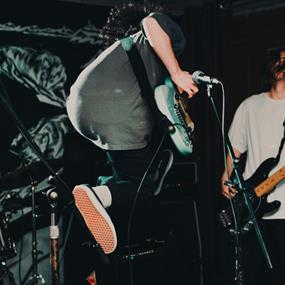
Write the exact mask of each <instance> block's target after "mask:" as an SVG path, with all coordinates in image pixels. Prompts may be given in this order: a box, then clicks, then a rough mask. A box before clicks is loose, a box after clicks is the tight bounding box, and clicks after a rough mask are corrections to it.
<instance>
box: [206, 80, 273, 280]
mask: <svg viewBox="0 0 285 285" xmlns="http://www.w3.org/2000/svg"><path fill="white" fill-rule="evenodd" d="M219 84H222V83H221V82H219ZM212 87H213V85H212V84H210V83H208V84H207V96H208V98H209V99H210V100H211V103H212V107H213V109H214V113H215V115H216V119H217V122H218V125H219V127H220V129H221V130H222V131H223V129H222V124H221V121H220V117H219V114H218V111H217V108H216V105H215V102H214V100H213V97H212V95H211V89H212ZM225 143H226V147H227V150H228V153H229V155H230V157H231V161H232V165H233V172H234V174H235V177H236V179H237V195H236V198H237V200H236V202H235V203H234V208H235V211H236V229H235V232H234V234H235V281H236V284H238V285H242V284H243V270H242V245H241V234H242V228H241V222H240V220H241V219H240V211H239V207H240V199H241V198H243V199H244V201H245V204H246V206H247V209H248V212H249V216H250V219H251V221H252V223H253V226H254V229H255V232H256V235H257V239H258V241H259V244H260V246H261V249H262V252H263V255H264V257H265V260H266V263H267V265H268V267H269V268H270V269H272V268H273V266H272V263H271V260H270V257H269V254H268V252H267V249H266V246H265V243H264V240H263V238H262V234H261V231H260V228H259V225H258V223H257V220H256V217H255V215H254V211H253V209H252V204H251V201H250V199H249V195H248V192H247V191H246V185H245V181H244V179H243V176H242V173H241V171H240V168H239V167H238V162H239V160H238V159H237V158H236V157H235V154H234V151H233V147H232V144H231V142H230V139H229V137H228V135H227V134H225Z"/></svg>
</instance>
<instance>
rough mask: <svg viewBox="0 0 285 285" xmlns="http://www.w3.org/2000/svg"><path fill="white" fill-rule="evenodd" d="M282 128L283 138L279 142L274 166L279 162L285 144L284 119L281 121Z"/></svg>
mask: <svg viewBox="0 0 285 285" xmlns="http://www.w3.org/2000/svg"><path fill="white" fill-rule="evenodd" d="M283 127H284V133H283V138H282V139H281V141H280V145H279V150H278V154H277V155H276V157H275V159H276V164H277V163H278V162H279V160H280V155H281V152H282V149H283V147H284V142H285V119H284V121H283Z"/></svg>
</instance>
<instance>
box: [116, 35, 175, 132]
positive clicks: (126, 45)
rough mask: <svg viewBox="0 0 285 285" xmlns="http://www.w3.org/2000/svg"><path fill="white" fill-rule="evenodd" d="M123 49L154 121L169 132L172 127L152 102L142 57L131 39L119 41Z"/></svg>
mask: <svg viewBox="0 0 285 285" xmlns="http://www.w3.org/2000/svg"><path fill="white" fill-rule="evenodd" d="M120 42H121V45H122V47H123V49H124V50H125V51H126V53H127V55H128V58H129V60H130V63H131V66H132V68H133V71H134V73H135V76H136V78H137V81H138V84H139V87H140V89H141V93H142V97H143V98H144V99H145V100H146V102H147V104H148V106H149V107H150V110H151V112H152V114H153V116H154V118H155V121H156V123H157V125H158V126H159V127H162V128H164V129H165V130H167V131H169V132H171V131H173V129H174V127H173V125H172V123H171V122H170V121H169V120H168V118H167V117H166V116H165V115H164V114H162V113H161V112H160V111H159V109H158V107H157V105H156V103H155V100H154V95H153V90H152V88H151V86H150V83H149V80H148V77H147V73H146V70H145V65H144V63H143V60H142V57H141V55H140V53H139V51H138V49H137V46H136V44H135V42H134V41H133V39H132V38H131V37H126V38H123V39H121V40H120Z"/></svg>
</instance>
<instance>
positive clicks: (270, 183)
mask: <svg viewBox="0 0 285 285" xmlns="http://www.w3.org/2000/svg"><path fill="white" fill-rule="evenodd" d="M283 179H285V166H283V167H282V168H280V169H279V170H278V171H276V172H275V173H274V174H272V175H271V176H270V177H268V178H267V179H266V180H264V181H263V182H262V183H260V184H259V185H258V186H257V187H255V188H254V192H255V194H256V196H257V197H261V196H263V195H265V194H267V193H269V192H271V191H272V189H273V188H274V187H275V186H276V185H277V184H278V183H279V182H280V181H282V180H283Z"/></svg>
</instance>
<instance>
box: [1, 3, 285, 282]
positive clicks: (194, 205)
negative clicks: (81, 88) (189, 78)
mask: <svg viewBox="0 0 285 285" xmlns="http://www.w3.org/2000/svg"><path fill="white" fill-rule="evenodd" d="M78 2H79V1H78ZM84 2H85V3H84ZM100 2H101V3H100ZM117 2H119V1H117ZM257 2H258V3H259V4H257ZM113 3H116V1H113V2H112V1H106V2H105V1H93V2H92V1H91V0H90V1H82V2H81V3H76V2H69V1H37V2H33V1H25V3H20V4H19V3H17V2H15V1H9V2H7V5H6V7H5V9H4V8H1V12H0V14H1V15H0V20H1V23H6V22H8V21H11V22H13V23H16V24H19V25H22V26H25V25H26V26H28V25H33V24H35V25H39V26H41V27H60V26H67V27H69V28H71V29H74V30H76V29H77V28H78V27H80V26H83V25H85V24H86V23H90V22H91V23H94V24H95V25H96V26H97V27H99V28H100V27H102V25H103V24H104V22H105V20H106V17H107V15H108V11H109V8H110V6H111V5H112V4H113ZM121 3H122V1H121ZM161 3H166V5H168V6H169V10H170V12H171V13H172V16H174V19H175V20H176V21H177V22H178V23H179V24H180V25H181V27H182V29H183V31H184V33H185V36H186V39H187V47H186V51H185V53H184V55H183V58H182V64H183V65H184V67H185V68H187V69H189V71H190V72H193V71H195V70H203V71H204V72H205V73H206V74H209V75H211V76H213V77H217V78H219V79H220V80H221V81H222V82H223V83H224V87H225V93H226V96H225V98H226V112H225V126H226V130H227V128H228V127H229V124H230V122H231V119H232V116H233V114H234V111H235V110H236V108H237V106H238V105H239V103H240V102H241V101H242V100H243V99H244V98H246V97H248V96H249V95H251V94H253V93H257V92H259V91H260V88H261V78H262V70H263V64H264V60H265V56H266V51H267V50H268V49H270V48H273V47H278V46H282V45H285V38H284V23H283V18H284V17H283V15H284V12H285V7H283V6H282V1H280V3H278V1H185V2H184V1H181V2H180V1H178V2H176V1H161ZM270 3H271V4H270ZM105 5H106V6H105ZM107 5H108V6H107ZM171 13H170V14H171ZM0 33H1V39H0V42H1V44H2V45H4V44H13V45H23V46H31V47H35V48H44V49H47V50H49V51H51V52H53V53H55V54H57V55H58V56H59V57H60V58H61V59H62V61H63V63H64V65H65V67H66V71H67V75H68V77H67V81H66V86H65V90H66V92H67V94H68V90H69V87H70V85H71V84H72V82H73V81H74V79H75V78H76V76H77V74H78V73H79V72H80V67H81V66H82V65H83V64H84V63H86V62H87V61H88V60H89V59H90V58H91V57H92V56H93V55H94V54H95V53H96V50H97V49H98V47H97V46H92V45H89V44H79V43H71V42H68V41H66V40H64V39H55V38H48V37H36V36H29V35H27V36H23V35H19V34H18V33H16V32H13V33H8V32H4V31H2V30H1V32H0ZM1 80H2V82H3V83H4V86H5V87H6V88H7V90H8V95H9V97H10V98H11V100H12V101H13V104H14V105H13V106H14V109H15V111H16V113H17V114H18V116H19V117H20V118H21V119H22V120H23V122H24V124H26V126H27V127H28V126H29V125H32V124H33V123H34V122H36V121H37V120H39V119H40V118H41V117H42V116H43V115H48V116H52V115H54V114H58V113H61V112H65V111H64V110H58V109H57V108H53V107H50V106H47V105H43V104H39V103H38V102H37V101H35V99H33V98H32V97H29V96H18V94H19V93H21V92H22V91H23V92H25V93H27V90H26V89H23V88H24V87H23V86H19V85H18V84H17V83H15V82H12V81H11V80H10V79H7V78H5V76H1ZM24 95H26V94H24ZM213 96H214V101H215V103H216V104H217V107H218V110H219V112H221V103H222V96H221V90H220V89H218V88H216V87H215V88H214V90H213ZM191 111H192V113H191V115H192V118H193V120H194V122H195V126H196V134H195V137H196V141H195V146H194V149H195V150H194V153H193V155H191V156H190V157H187V158H185V157H181V156H180V155H179V154H178V153H177V151H176V150H175V149H174V147H173V145H172V144H171V142H168V143H169V147H170V148H172V149H173V151H174V153H175V158H176V164H175V167H174V169H173V170H172V174H171V176H169V180H168V183H169V185H170V187H169V188H168V189H165V192H164V193H162V195H161V197H159V199H158V201H157V203H156V206H155V208H154V211H153V216H152V219H151V220H152V222H150V220H148V222H149V223H150V224H151V226H152V230H151V231H150V232H146V233H145V235H146V237H148V235H149V237H152V238H153V237H155V238H158V239H159V240H161V241H163V244H164V245H165V246H163V247H162V250H161V252H159V253H157V255H151V254H150V255H149V256H146V257H145V258H142V259H138V260H137V261H135V268H136V269H135V270H136V271H135V272H136V275H135V278H136V280H142V281H143V280H144V281H145V282H146V284H152V283H151V282H152V280H155V281H154V282H155V283H153V284H210V285H214V284H225V285H226V284H231V283H232V282H233V278H234V275H233V274H234V272H233V269H234V255H233V252H232V250H233V244H232V242H231V239H230V237H229V235H228V234H227V233H226V232H225V231H224V230H223V229H222V228H221V226H220V224H219V222H218V219H217V214H218V213H219V211H220V210H221V209H223V208H224V207H225V206H227V201H225V200H224V199H223V198H222V197H221V196H220V183H219V181H220V176H221V173H222V169H223V156H222V143H221V132H220V129H219V127H218V124H217V121H216V118H215V115H214V112H213V108H212V105H211V102H210V100H209V98H208V97H207V94H206V90H205V88H204V87H203V86H201V88H200V92H199V94H198V95H197V96H195V98H193V99H192V102H191ZM0 128H1V149H0V155H1V162H0V172H1V173H2V175H5V173H7V172H8V171H13V169H15V168H16V167H17V165H18V164H19V161H17V158H15V157H14V156H13V155H11V153H9V152H8V148H9V144H10V142H11V139H12V138H13V137H14V136H15V135H16V134H17V129H16V128H15V125H14V123H13V121H12V120H11V118H10V117H9V116H8V115H7V112H6V111H5V110H4V109H3V107H2V106H1V108H0ZM62 163H63V166H64V169H65V172H64V176H63V177H64V179H66V181H67V182H68V184H69V185H70V187H71V188H72V186H74V185H75V184H77V183H86V182H88V183H91V184H92V183H95V181H96V178H97V176H98V175H100V174H106V173H108V171H109V169H108V167H107V166H106V165H105V161H104V155H103V154H102V153H101V151H100V150H98V149H96V148H95V147H94V146H93V145H92V144H91V143H89V142H88V141H86V140H85V139H83V138H81V137H80V136H78V135H76V134H74V133H70V134H68V135H67V137H66V141H65V153H64V157H63V162H62ZM195 171H196V172H197V173H196V172H195ZM195 173H196V174H197V175H195ZM47 175H48V173H47ZM173 183H174V184H175V186H173ZM177 184H181V185H182V186H179V185H177ZM196 209H197V212H196ZM69 214H70V213H69V212H68V211H67V213H66V212H64V214H63V217H64V226H63V228H62V229H61V230H62V232H63V235H64V233H66V228H67V225H68V221H69ZM197 226H198V229H199V231H197ZM139 229H140V231H139V233H140V234H141V231H142V232H144V227H139ZM142 235H144V234H142ZM11 236H12V238H13V236H14V233H13V232H11ZM140 238H141V236H140ZM200 238H201V240H200ZM86 241H88V235H87V233H86V232H85V230H84V228H83V227H82V225H80V224H79V223H78V221H77V220H76V219H75V220H74V222H73V225H72V230H71V233H70V238H69V242H68V245H67V250H66V252H65V258H64V264H65V266H64V279H65V284H67V285H68V284H85V283H84V282H85V281H84V280H85V278H86V276H87V274H88V273H90V272H91V270H92V269H93V268H95V269H97V271H98V269H99V271H100V272H104V271H106V272H113V271H112V270H113V269H111V268H110V267H108V266H106V268H105V266H103V265H102V261H101V260H100V258H98V256H97V253H96V252H94V250H92V249H91V248H90V247H89V246H88V244H87V246H86ZM143 247H144V245H143V244H140V246H139V247H138V248H139V250H141V249H142V248H143ZM155 248H156V249H157V250H158V249H160V248H161V247H160V246H158V245H157V243H156V244H155ZM119 272H120V274H121V275H120V276H123V277H122V278H126V277H125V276H127V275H128V273H127V266H126V264H124V263H122V264H120V265H119ZM109 274H111V273H109ZM103 276H104V277H103V279H104V278H106V277H105V276H106V274H105V275H103ZM202 279H203V280H202ZM166 282H169V283H166ZM126 284H127V283H126Z"/></svg>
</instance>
